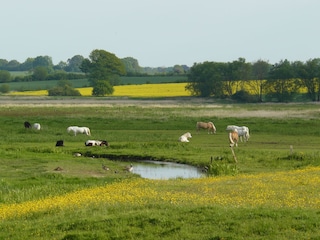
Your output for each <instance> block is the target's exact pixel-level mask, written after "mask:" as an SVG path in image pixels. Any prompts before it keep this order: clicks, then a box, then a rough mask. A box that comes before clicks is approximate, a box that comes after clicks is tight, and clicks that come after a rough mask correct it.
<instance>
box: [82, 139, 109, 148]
mask: <svg viewBox="0 0 320 240" xmlns="http://www.w3.org/2000/svg"><path fill="white" fill-rule="evenodd" d="M84 144H85V145H86V146H87V147H89V146H106V147H108V146H109V143H108V142H107V141H106V140H88V141H86V142H85V143H84Z"/></svg>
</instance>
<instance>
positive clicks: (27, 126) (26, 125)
mask: <svg viewBox="0 0 320 240" xmlns="http://www.w3.org/2000/svg"><path fill="white" fill-rule="evenodd" d="M24 127H25V128H31V127H32V126H31V124H30V123H29V122H24Z"/></svg>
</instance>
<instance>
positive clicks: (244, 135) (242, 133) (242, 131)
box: [226, 125, 250, 142]
mask: <svg viewBox="0 0 320 240" xmlns="http://www.w3.org/2000/svg"><path fill="white" fill-rule="evenodd" d="M235 129H237V131H238V135H239V138H240V141H241V142H243V141H245V142H247V141H249V138H250V133H249V128H248V127H246V126H241V127H239V126H236V125H228V126H227V129H226V130H227V131H234V130H235Z"/></svg>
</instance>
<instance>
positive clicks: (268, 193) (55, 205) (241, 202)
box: [0, 167, 320, 220]
mask: <svg viewBox="0 0 320 240" xmlns="http://www.w3.org/2000/svg"><path fill="white" fill-rule="evenodd" d="M319 182H320V167H312V168H307V169H304V170H292V171H288V172H277V173H261V174H257V175H238V176H224V177H210V178H200V179H185V180H184V179H176V180H147V179H137V180H124V181H121V182H117V183H113V184H107V185H106V186H104V187H96V188H90V189H85V190H80V191H77V192H73V193H68V194H65V195H62V196H56V197H48V198H46V199H40V200H35V201H29V202H23V203H17V204H0V220H4V219H8V218H12V217H21V216H25V215H28V214H32V213H37V212H50V211H53V210H58V209H60V210H62V211H63V210H72V209H77V208H82V207H85V206H86V205H89V206H92V204H105V205H109V206H112V205H119V204H126V205H129V206H130V205H131V206H144V205H147V204H154V203H159V204H160V203H161V204H163V203H168V204H174V205H177V206H182V205H184V204H194V205H197V206H199V205H200V206H201V205H202V206H207V205H211V206H214V205H217V206H225V207H235V208H237V207H271V208H305V209H320V198H319V195H320V188H319Z"/></svg>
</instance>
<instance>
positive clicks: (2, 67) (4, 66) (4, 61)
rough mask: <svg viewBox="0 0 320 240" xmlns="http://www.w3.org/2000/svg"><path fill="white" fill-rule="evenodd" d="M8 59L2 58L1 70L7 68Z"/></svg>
mask: <svg viewBox="0 0 320 240" xmlns="http://www.w3.org/2000/svg"><path fill="white" fill-rule="evenodd" d="M7 65H8V61H7V60H6V59H0V70H6V67H7Z"/></svg>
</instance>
